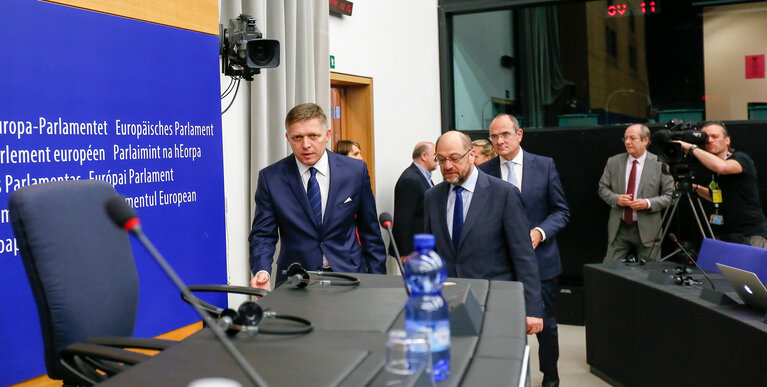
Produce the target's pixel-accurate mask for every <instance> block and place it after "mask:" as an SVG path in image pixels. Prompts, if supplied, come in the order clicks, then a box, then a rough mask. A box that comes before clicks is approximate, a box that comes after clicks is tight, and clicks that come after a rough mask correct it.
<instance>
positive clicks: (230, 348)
mask: <svg viewBox="0 0 767 387" xmlns="http://www.w3.org/2000/svg"><path fill="white" fill-rule="evenodd" d="M129 231H130V232H131V233H132V234H133V235H135V236H136V238H138V240H139V241H141V244H143V245H144V247H145V248H146V249H147V250H148V251H149V254H151V255H152V258H154V260H155V261H157V264H159V265H160V267H162V269H163V270H164V271H165V274H167V275H168V277H170V279H171V281H173V284H175V285H176V287H177V288H178V289H179V290H180V291H181V294H183V295H184V297H186V299H187V300H189V303H190V304H192V306H194V309H195V310H196V311H197V313H198V314H199V315H200V317H202V320H203V321H205V324H207V325H208V327H209V328H210V329H211V330H212V331H213V333H214V334H215V335H216V337H217V338H218V340H219V341H220V342H221V345H223V346H224V349H225V350H226V351H227V352H228V353H229V355H230V356H231V357H232V358H233V359H234V360H235V361H236V362H237V364H238V365H239V366H240V368H242V370H243V371H244V372H245V374H246V375H247V376H248V379H249V380H250V382H251V383H253V385H254V386H268V384H267V383H266V381H265V380H264V379H263V378H261V376H260V375H259V374H258V373H256V370H254V369H253V367H251V365H250V364H248V361H247V360H245V357H244V356H243V355H242V353H241V352H240V351H238V350H237V348H236V347H235V346H234V344H232V342H231V341H230V340H229V339H227V338H226V336H225V335H224V332H223V331H222V330H221V328H220V327H219V326H218V325H217V324H216V322H215V321H213V319H212V318H210V316H209V315H208V313H207V312H206V311H205V310H204V309H203V308H202V307H201V306H200V303H199V300H198V299H197V297H195V296H194V295H193V294H192V292H190V291H189V288H187V286H186V284H184V282H183V281H182V280H181V278H179V276H178V275H177V274H176V272H175V271H174V270H173V268H172V267H171V266H170V265H169V264H168V262H167V261H165V258H163V257H162V254H160V252H159V251H157V249H156V248H155V247H154V245H153V244H152V242H151V241H150V240H149V238H147V237H146V235H144V232H143V231H142V230H141V226H140V225H138V224H136V225H135V226H134V227H132V228H131V229H130V230H129Z"/></svg>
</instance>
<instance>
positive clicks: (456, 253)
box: [424, 171, 543, 317]
mask: <svg viewBox="0 0 767 387" xmlns="http://www.w3.org/2000/svg"><path fill="white" fill-rule="evenodd" d="M478 172H479V177H478V178H477V185H476V187H475V189H474V195H473V197H472V199H471V205H470V206H469V210H468V212H467V214H466V219H465V220H464V224H463V229H462V231H461V241H460V243H459V245H458V249H457V250H456V249H455V247H454V246H453V241H452V239H451V238H450V233H449V232H448V229H447V215H446V209H447V197H448V194H449V193H450V190H451V189H452V187H453V185H452V184H450V183H448V182H446V181H443V182H442V183H440V184H438V185H436V186H434V187H432V188H431V189H429V190H428V191H426V194H425V198H424V216H425V220H424V222H425V232H427V233H431V234H434V237H435V239H436V251H437V253H439V255H440V256H441V257H442V259H443V260H444V261H445V264H446V266H447V275H448V276H449V277H459V278H482V279H488V280H503V281H512V280H516V281H520V282H522V284H524V286H525V307H526V310H527V315H528V316H534V317H542V316H543V301H542V300H541V280H540V277H539V276H538V264H537V263H536V262H535V252H533V248H532V243H531V242H530V231H529V229H528V228H527V224H528V222H527V216H526V215H525V209H524V206H523V205H522V199H521V197H520V195H519V192H518V191H517V190H516V189H515V188H514V187H513V186H512V185H510V184H508V183H506V182H504V181H501V180H499V179H496V178H494V177H491V176H488V175H486V174H484V173H483V172H482V171H478ZM451 221H452V220H451Z"/></svg>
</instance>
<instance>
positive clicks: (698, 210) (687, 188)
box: [650, 181, 716, 262]
mask: <svg viewBox="0 0 767 387" xmlns="http://www.w3.org/2000/svg"><path fill="white" fill-rule="evenodd" d="M679 187H680V189H677V190H675V191H674V193H672V194H671V204H670V205H669V206H668V207H666V210H665V211H664V212H663V218H662V219H661V222H660V224H659V225H658V233H657V235H658V237H657V238H656V239H655V240H654V241H656V242H657V241H660V242H662V241H663V240H665V238H666V234H667V232H668V228H669V226H671V220H672V219H673V217H674V214H675V213H676V211H677V207H678V206H679V201H680V200H681V199H682V197H686V198H687V202H688V203H690V209H692V212H693V217H694V218H695V222H696V223H697V225H698V231H700V235H701V236H702V237H703V238H711V239H716V238H715V237H714V231H713V230H712V229H711V225H710V224H709V223H708V218H707V217H706V211H705V210H704V209H703V204H701V202H700V197H698V195H695V200H693V198H692V194H691V187H692V184H689V182H688V181H683V182H679ZM701 220H702V221H701ZM704 224H705V225H706V227H705V230H704V228H703V225H704ZM706 231H708V234H706ZM658 246H660V243H655V244H653V246H652V249H651V250H650V256H652V253H654V252H655V248H656V247H658ZM658 248H660V247H658ZM683 251H684V250H682V249H681V248H677V249H676V250H674V252H672V253H671V254H668V255H666V256H665V257H662V258H661V259H660V260H661V262H663V261H666V260H668V259H670V258H671V257H673V256H675V255H677V254H679V253H680V252H683ZM688 258H690V259H692V257H688Z"/></svg>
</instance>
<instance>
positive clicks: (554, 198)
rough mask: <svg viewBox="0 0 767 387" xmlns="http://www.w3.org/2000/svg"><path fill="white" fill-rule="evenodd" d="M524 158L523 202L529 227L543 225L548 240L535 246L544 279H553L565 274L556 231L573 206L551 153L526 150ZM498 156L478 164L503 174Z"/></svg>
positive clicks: (485, 168)
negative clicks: (568, 200)
mask: <svg viewBox="0 0 767 387" xmlns="http://www.w3.org/2000/svg"><path fill="white" fill-rule="evenodd" d="M522 152H524V154H523V156H522V157H523V162H522V202H523V203H524V204H525V211H526V214H527V220H528V221H530V223H529V229H528V231H529V230H531V229H533V228H535V227H540V228H541V229H542V230H543V232H545V233H546V240H545V241H543V242H541V243H540V244H539V245H538V247H537V248H536V249H535V255H536V256H537V258H538V268H539V270H540V275H541V279H551V278H555V277H557V276H558V275H560V274H562V262H561V261H560V258H559V246H558V245H557V234H558V233H559V231H560V230H562V229H563V228H564V227H565V225H566V224H567V221H568V220H570V207H568V205H567V200H566V199H565V192H564V190H563V189H562V183H561V182H560V181H559V173H557V167H556V166H555V165H554V160H553V159H551V158H550V157H544V156H539V155H536V154H532V153H528V152H525V151H524V150H523V151H522ZM500 157H501V156H497V157H495V158H494V159H492V160H489V161H486V162H485V163H483V164H482V165H480V166H479V169H480V170H482V171H483V172H485V173H487V174H489V175H490V176H494V177H497V178H499V179H500V178H501V162H500Z"/></svg>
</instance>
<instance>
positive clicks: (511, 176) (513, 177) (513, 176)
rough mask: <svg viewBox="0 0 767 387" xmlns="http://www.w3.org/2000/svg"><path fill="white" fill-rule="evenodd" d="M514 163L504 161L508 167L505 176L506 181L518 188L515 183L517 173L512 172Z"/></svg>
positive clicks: (517, 184)
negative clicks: (506, 175) (507, 173)
mask: <svg viewBox="0 0 767 387" xmlns="http://www.w3.org/2000/svg"><path fill="white" fill-rule="evenodd" d="M514 164H515V163H514V162H513V161H507V162H506V166H507V167H508V168H509V176H508V177H507V178H506V181H508V182H509V183H511V184H512V185H513V186H515V187H517V189H519V183H517V173H516V172H514Z"/></svg>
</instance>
